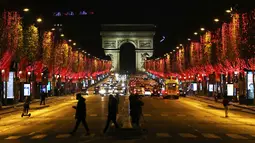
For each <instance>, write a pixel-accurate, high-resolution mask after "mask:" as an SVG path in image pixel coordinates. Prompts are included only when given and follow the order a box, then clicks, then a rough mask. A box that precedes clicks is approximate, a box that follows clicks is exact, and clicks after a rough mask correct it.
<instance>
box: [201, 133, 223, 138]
mask: <svg viewBox="0 0 255 143" xmlns="http://www.w3.org/2000/svg"><path fill="white" fill-rule="evenodd" d="M202 135H203V136H204V137H205V138H210V139H220V137H219V136H216V135H215V134H209V133H203V134H202Z"/></svg>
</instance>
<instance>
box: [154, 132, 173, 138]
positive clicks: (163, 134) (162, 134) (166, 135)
mask: <svg viewBox="0 0 255 143" xmlns="http://www.w3.org/2000/svg"><path fill="white" fill-rule="evenodd" d="M156 135H157V137H164V138H165V137H168V138H169V137H171V136H170V135H169V134H168V133H157V134H156Z"/></svg>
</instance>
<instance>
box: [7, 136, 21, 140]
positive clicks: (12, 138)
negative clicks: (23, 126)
mask: <svg viewBox="0 0 255 143" xmlns="http://www.w3.org/2000/svg"><path fill="white" fill-rule="evenodd" d="M20 137H21V136H9V137H8V138H5V139H6V140H16V139H19V138H20Z"/></svg>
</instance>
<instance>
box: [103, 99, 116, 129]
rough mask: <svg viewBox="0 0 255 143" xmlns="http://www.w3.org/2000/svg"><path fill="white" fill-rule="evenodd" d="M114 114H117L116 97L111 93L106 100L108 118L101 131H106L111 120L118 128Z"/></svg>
mask: <svg viewBox="0 0 255 143" xmlns="http://www.w3.org/2000/svg"><path fill="white" fill-rule="evenodd" d="M116 116H117V99H116V98H114V97H113V95H110V96H109V101H108V118H107V121H106V125H105V128H104V130H103V133H105V132H106V131H107V129H108V127H109V125H110V122H111V121H112V122H113V123H114V125H115V128H119V125H118V123H117V121H116Z"/></svg>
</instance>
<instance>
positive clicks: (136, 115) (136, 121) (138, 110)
mask: <svg viewBox="0 0 255 143" xmlns="http://www.w3.org/2000/svg"><path fill="white" fill-rule="evenodd" d="M143 105H144V103H143V101H142V100H141V98H140V97H139V96H135V99H134V101H133V109H132V110H133V111H132V112H133V113H132V114H133V117H132V124H133V125H136V126H137V127H140V118H141V116H142V106H143Z"/></svg>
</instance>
